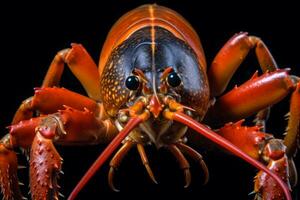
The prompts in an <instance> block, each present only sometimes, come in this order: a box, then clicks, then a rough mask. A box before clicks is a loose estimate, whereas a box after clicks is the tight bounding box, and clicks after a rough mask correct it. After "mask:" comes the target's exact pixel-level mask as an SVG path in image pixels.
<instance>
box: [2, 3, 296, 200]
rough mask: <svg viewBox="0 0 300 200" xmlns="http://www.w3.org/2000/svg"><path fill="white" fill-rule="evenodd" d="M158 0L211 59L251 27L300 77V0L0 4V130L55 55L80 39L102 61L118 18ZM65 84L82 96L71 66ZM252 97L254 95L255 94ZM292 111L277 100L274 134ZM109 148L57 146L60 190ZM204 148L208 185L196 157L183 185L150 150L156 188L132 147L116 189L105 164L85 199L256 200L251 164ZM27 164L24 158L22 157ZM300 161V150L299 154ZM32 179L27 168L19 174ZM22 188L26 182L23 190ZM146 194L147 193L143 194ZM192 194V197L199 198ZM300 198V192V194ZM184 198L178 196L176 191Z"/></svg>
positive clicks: (166, 159) (171, 163)
mask: <svg viewBox="0 0 300 200" xmlns="http://www.w3.org/2000/svg"><path fill="white" fill-rule="evenodd" d="M154 2H156V3H158V4H160V5H165V6H168V7H170V8H172V9H174V10H176V11H178V12H179V13H180V14H182V15H183V16H184V17H185V18H186V19H187V20H188V21H189V22H190V23H191V24H192V26H193V27H194V28H195V30H196V31H197V32H198V33H199V35H200V38H201V40H202V44H203V47H204V50H205V53H206V57H207V61H208V63H210V62H211V61H212V59H213V57H214V55H215V54H216V53H217V52H218V50H219V49H220V48H221V47H222V45H223V44H224V43H225V42H226V41H227V40H228V39H229V38H230V37H231V36H232V35H233V34H234V33H237V32H240V31H247V32H249V33H250V34H251V35H256V36H259V37H261V38H262V39H263V40H264V41H265V43H266V44H267V45H268V46H269V48H270V49H271V52H272V53H273V55H274V58H275V59H276V60H277V62H278V64H279V66H280V67H282V68H286V67H289V68H292V71H291V73H293V74H297V75H298V76H299V75H300V69H299V68H300V66H299V50H298V49H299V45H300V40H299V35H300V34H299V29H298V26H299V19H300V17H299V15H300V14H299V12H297V6H296V3H293V2H291V1H284V2H282V1H281V2H280V3H276V2H273V1H269V2H267V1H262V2H256V1H240V2H238V3H233V2H228V1H226V3H220V2H217V1H209V2H206V1H199V2H196V1H188V0H186V1H121V0H120V1H117V0H109V1H106V2H104V1H99V2H96V1H94V2H85V3H83V2H80V3H76V2H55V1H51V2H40V3H37V2H35V3H28V2H26V3H20V2H11V3H9V4H6V5H2V6H1V14H0V15H1V16H0V17H1V19H0V22H1V31H0V32H1V49H2V51H1V54H0V55H1V76H0V89H1V94H2V95H1V106H0V125H1V126H0V130H1V135H4V134H5V133H6V132H7V130H6V129H5V126H7V125H9V123H10V120H11V119H12V117H13V114H14V112H15V110H16V109H17V107H18V105H19V103H20V102H21V101H22V100H23V99H25V98H27V97H29V96H31V95H32V94H33V87H37V86H39V85H40V84H41V82H42V79H43V76H44V75H45V73H46V71H47V67H48V65H49V63H50V62H51V60H52V58H53V56H54V55H55V53H56V52H57V51H58V50H60V49H63V48H66V47H69V44H70V43H71V42H78V43H82V44H83V45H84V46H85V47H86V49H87V50H88V51H89V52H90V54H91V55H92V57H93V58H94V59H95V61H96V63H97V62H98V57H99V54H100V50H101V46H102V44H103V42H104V40H105V37H106V34H107V33H108V31H109V29H110V27H111V26H112V25H113V23H114V22H115V21H116V20H117V19H118V18H119V17H120V16H121V15H122V14H124V13H125V12H127V11H129V10H131V9H133V8H135V7H137V6H139V5H142V4H144V3H154ZM257 68H258V63H257V61H256V60H255V56H254V54H253V52H252V53H251V54H250V55H249V56H248V58H247V61H246V62H245V63H244V64H243V65H242V66H241V68H240V69H239V70H238V72H237V73H236V75H235V76H234V79H233V81H232V83H231V86H230V87H229V88H232V85H233V84H235V83H237V84H241V83H242V82H243V81H245V80H247V79H248V78H250V77H251V75H252V74H253V72H254V71H255V70H256V69H257ZM62 85H63V86H64V87H66V88H70V89H72V90H74V91H77V92H80V93H84V91H83V90H82V88H81V86H80V84H79V83H78V82H77V81H76V79H75V78H74V77H73V76H72V75H71V73H70V72H69V71H68V70H66V73H65V74H64V77H63V81H62ZM253 98H254V97H253ZM286 112H288V98H286V99H285V100H284V101H283V102H281V103H279V104H278V105H276V106H275V107H274V109H273V111H272V113H271V118H270V121H269V123H268V132H270V133H274V135H276V136H277V137H282V133H283V132H284V129H285V126H286V121H285V120H284V117H283V116H284V114H285V113H286ZM104 147H105V145H99V146H93V147H76V148H74V147H67V148H62V147H58V149H59V151H60V152H61V154H62V156H63V158H64V160H65V162H64V166H63V170H64V172H65V174H64V175H63V176H62V178H61V179H60V180H59V182H60V184H61V186H62V193H63V194H65V195H66V196H68V194H69V193H70V192H71V190H72V188H74V186H75V185H76V183H77V182H78V181H79V179H80V178H81V177H82V175H83V174H84V172H85V171H86V170H87V169H88V167H89V166H90V165H91V164H92V163H93V161H94V160H95V159H96V158H97V156H98V155H99V154H100V152H101V151H102V150H103V148H104ZM194 147H195V148H196V149H197V150H199V151H201V153H202V155H203V156H204V158H205V160H206V161H207V164H208V166H209V169H210V172H211V180H210V182H209V183H208V185H206V186H204V187H202V186H201V171H200V170H199V168H198V166H197V164H196V163H194V162H193V161H192V160H191V165H192V174H193V182H192V186H191V187H190V188H188V189H183V180H182V173H181V171H180V170H179V168H178V166H177V164H176V161H175V160H174V159H173V157H172V156H170V154H169V153H168V152H166V151H164V150H160V151H158V152H157V151H156V150H154V149H151V148H150V149H147V151H148V152H149V154H150V155H149V159H150V162H151V165H152V166H153V170H154V173H155V174H156V176H157V179H158V181H159V185H153V184H151V182H150V181H149V179H148V177H147V174H146V172H145V170H144V168H143V166H142V164H141V162H140V160H139V159H138V155H137V152H136V151H135V150H134V151H132V152H131V153H130V154H129V156H127V157H126V159H125V160H124V162H123V164H122V167H121V168H120V170H119V173H118V174H117V177H116V185H120V187H121V189H122V192H121V193H119V194H117V193H114V192H111V191H110V189H109V188H108V185H107V182H106V177H107V172H108V167H107V164H106V165H105V166H104V167H103V168H102V169H101V170H100V171H99V173H97V175H96V176H95V178H93V180H92V181H91V182H90V183H89V184H88V185H87V187H86V188H85V189H84V191H82V193H81V194H80V198H79V199H100V198H101V199H108V196H106V197H104V196H105V195H107V194H109V195H110V196H109V197H118V198H124V196H126V197H131V198H134V199H135V198H143V197H149V196H151V197H152V196H153V197H157V198H160V197H161V195H163V194H166V195H169V196H171V195H172V194H176V195H184V197H185V199H220V198H222V199H247V198H248V199H252V197H253V196H250V197H248V196H247V194H248V193H250V192H251V191H252V185H253V183H252V182H253V177H254V175H255V172H256V170H255V169H253V167H251V166H250V165H249V164H247V163H245V162H243V161H241V160H239V159H237V158H235V157H232V156H229V155H227V154H224V153H223V152H222V151H218V150H216V151H212V152H211V151H206V150H205V148H204V149H203V148H200V147H198V146H194ZM20 162H21V163H23V164H24V163H25V160H23V159H21V161H20ZM296 163H298V168H299V166H300V162H299V155H298V157H297V161H296ZM20 177H21V180H23V181H24V182H25V184H28V182H27V181H28V180H27V179H28V176H27V172H26V171H23V172H22V173H20ZM23 189H24V192H25V191H26V190H27V187H23ZM141 192H142V193H141ZM194 194H195V196H194V197H192V195H194ZM294 195H295V196H297V194H296V192H295V194H294ZM177 197H179V196H177Z"/></svg>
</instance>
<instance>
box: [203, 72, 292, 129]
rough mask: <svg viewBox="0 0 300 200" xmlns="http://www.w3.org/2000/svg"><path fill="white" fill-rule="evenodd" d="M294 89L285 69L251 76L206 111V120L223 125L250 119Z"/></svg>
mask: <svg viewBox="0 0 300 200" xmlns="http://www.w3.org/2000/svg"><path fill="white" fill-rule="evenodd" d="M294 88H295V85H294V83H293V81H292V79H291V78H290V76H289V75H288V74H287V71H286V70H277V71H275V72H271V73H265V74H263V75H262V76H259V77H253V78H252V79H251V80H249V81H247V82H245V83H244V84H242V85H240V86H239V87H235V88H234V89H232V90H231V91H230V92H228V93H226V94H225V95H223V96H221V97H220V98H218V99H217V100H216V102H215V104H214V105H213V106H212V107H211V108H210V109H209V110H208V114H207V116H206V120H207V121H212V122H214V123H216V122H218V123H220V124H222V123H224V122H230V121H237V120H240V119H243V118H246V117H249V116H251V115H253V114H255V113H257V112H259V111H260V110H263V109H266V108H267V107H268V106H270V105H273V104H275V103H277V102H279V101H280V100H281V99H283V98H284V97H285V96H287V95H288V94H289V93H290V92H291V91H292V90H293V89H294ZM261 113H262V114H263V112H261Z"/></svg>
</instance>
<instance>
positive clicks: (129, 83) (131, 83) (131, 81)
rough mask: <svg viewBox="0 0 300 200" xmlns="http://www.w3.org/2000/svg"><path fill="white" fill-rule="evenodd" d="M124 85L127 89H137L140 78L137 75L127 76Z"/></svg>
mask: <svg viewBox="0 0 300 200" xmlns="http://www.w3.org/2000/svg"><path fill="white" fill-rule="evenodd" d="M125 85H126V87H127V88H128V89H129V90H137V89H138V88H139V86H140V80H139V78H138V77H137V76H128V77H127V79H126V82H125Z"/></svg>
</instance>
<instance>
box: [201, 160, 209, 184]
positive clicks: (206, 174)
mask: <svg viewBox="0 0 300 200" xmlns="http://www.w3.org/2000/svg"><path fill="white" fill-rule="evenodd" d="M200 166H201V168H202V171H203V173H204V181H203V185H206V184H207V183H208V181H209V171H208V168H207V166H206V164H205V162H204V160H201V161H200Z"/></svg>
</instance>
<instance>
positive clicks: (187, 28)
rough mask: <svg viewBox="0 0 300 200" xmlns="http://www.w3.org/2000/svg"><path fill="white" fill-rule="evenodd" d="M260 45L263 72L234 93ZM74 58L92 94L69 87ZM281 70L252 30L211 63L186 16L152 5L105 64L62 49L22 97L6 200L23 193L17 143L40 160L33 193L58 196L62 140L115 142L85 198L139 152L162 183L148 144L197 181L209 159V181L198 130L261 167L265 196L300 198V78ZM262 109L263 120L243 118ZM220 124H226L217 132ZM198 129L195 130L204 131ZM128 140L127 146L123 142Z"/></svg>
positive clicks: (77, 49)
mask: <svg viewBox="0 0 300 200" xmlns="http://www.w3.org/2000/svg"><path fill="white" fill-rule="evenodd" d="M252 49H255V52H256V56H257V59H258V61H259V65H260V68H261V70H262V72H263V74H262V75H260V76H259V75H258V72H256V73H255V74H254V75H253V76H252V78H251V79H250V80H248V81H247V82H245V83H243V84H242V85H240V86H239V87H237V86H236V87H235V88H234V89H232V90H231V91H229V92H227V93H225V94H224V91H225V90H226V88H227V85H228V83H229V81H230V79H231V78H232V76H233V74H234V73H235V71H236V70H237V69H238V67H239V66H240V64H241V63H242V62H243V60H244V59H245V57H246V56H247V54H248V52H249V51H250V50H252ZM65 64H66V65H67V66H68V67H69V68H70V70H71V71H72V73H73V74H74V75H75V76H76V78H77V79H78V80H79V81H80V82H81V84H82V85H83V87H84V89H85V90H86V92H87V94H88V97H86V96H83V95H81V94H78V93H75V92H73V91H70V90H67V89H65V88H60V87H58V86H59V83H60V80H61V76H62V73H63V71H64V66H65ZM288 71H289V70H288V69H279V68H278V66H277V64H276V62H275V60H274V59H273V57H272V55H271V53H270V51H269V50H268V48H267V46H266V45H265V44H264V43H263V41H262V40H261V39H260V38H258V37H256V36H249V35H248V34H247V33H243V32H241V33H238V34H236V35H234V36H233V37H232V38H231V39H230V40H229V41H228V42H227V43H226V44H225V45H224V46H223V48H222V49H221V50H220V51H219V53H218V54H217V55H216V57H215V58H214V60H213V62H212V64H211V66H210V67H209V68H208V69H207V64H206V59H205V56H204V52H203V49H202V46H201V42H200V39H199V37H198V35H197V34H196V32H195V31H194V29H193V28H192V27H191V25H190V24H189V23H188V22H187V21H186V20H185V19H184V18H183V17H181V16H180V15H179V14H178V13H176V12H175V11H173V10H171V9H168V8H166V7H162V6H158V5H144V6H141V7H138V8H136V9H134V10H132V11H130V12H128V13H127V14H125V15H124V16H123V17H122V18H120V20H119V21H118V22H117V23H116V24H115V25H114V26H113V28H112V29H111V31H110V32H109V34H108V36H107V40H106V41H105V43H104V46H103V49H102V52H101V55H100V61H99V65H98V67H97V65H96V64H95V62H94V61H93V60H92V58H91V56H90V55H89V54H88V52H87V51H86V50H85V48H84V47H83V46H82V45H80V44H75V43H74V44H72V45H71V48H68V49H64V50H61V51H59V52H58V53H57V54H56V56H55V57H54V59H53V61H52V63H51V64H50V67H49V69H48V72H47V74H46V76H45V78H44V81H43V83H42V86H41V87H39V88H35V93H34V96H32V97H30V98H28V99H26V100H25V101H23V102H22V104H21V105H20V107H19V109H18V110H17V112H16V113H15V116H14V118H13V120H12V123H11V125H10V126H9V133H8V134H7V135H5V136H4V137H3V138H2V139H1V142H0V185H1V191H2V194H3V196H4V199H22V198H23V196H22V194H21V191H20V188H19V185H18V177H17V169H18V162H17V156H16V153H15V151H14V149H16V148H21V149H29V150H30V151H29V152H25V153H26V154H27V155H28V156H29V162H30V191H31V197H32V199H58V196H59V193H58V190H59V187H58V184H57V178H58V176H59V172H60V170H61V167H62V158H61V156H60V154H59V153H58V152H57V150H56V148H55V146H54V145H55V144H60V145H91V144H99V143H109V144H108V146H107V147H106V148H105V150H104V151H103V152H102V153H101V155H100V156H99V157H98V159H97V160H96V161H95V163H94V164H93V165H92V166H91V168H90V169H89V170H88V171H87V172H86V174H85V175H84V176H83V178H82V179H81V180H80V182H79V183H78V184H77V186H76V187H75V189H74V190H73V192H72V193H71V194H70V196H69V198H68V199H70V200H72V199H75V198H76V196H77V195H78V193H79V192H80V191H81V190H82V188H83V187H84V186H85V185H86V184H87V183H88V181H89V180H90V179H91V178H92V177H93V175H94V174H95V173H96V172H97V170H98V169H99V168H100V167H101V166H103V165H104V164H105V162H106V161H107V160H108V159H109V158H110V157H111V156H112V154H113V153H114V152H115V151H116V153H115V154H114V156H113V157H112V159H111V161H110V164H109V165H110V170H109V173H108V183H109V186H110V187H111V188H112V189H113V190H115V191H118V189H117V188H116V187H115V186H114V183H113V180H114V174H115V171H116V169H117V168H118V167H119V166H120V164H121V161H122V160H123V158H124V156H125V155H126V154H127V152H128V151H129V150H130V149H132V148H137V150H138V153H139V155H140V157H141V160H142V162H143V164H144V166H145V169H146V171H147V173H148V175H149V177H150V179H151V180H152V181H153V182H155V183H156V182H157V181H156V178H155V176H154V173H153V171H152V169H151V167H150V163H149V160H148V158H147V154H146V151H145V149H144V147H145V146H146V145H154V146H155V147H156V148H158V149H159V148H166V149H167V150H169V151H170V152H171V154H173V155H174V157H175V158H176V160H177V161H178V163H179V166H180V168H181V169H182V170H183V174H184V179H185V185H184V186H185V187H188V186H189V185H190V183H191V172H190V164H189V162H188V160H187V159H186V157H185V156H189V157H191V158H192V159H195V160H196V161H197V162H199V164H200V167H201V169H202V171H203V174H204V178H205V180H204V182H205V183H206V182H207V181H208V179H209V171H208V167H207V166H206V163H205V161H204V160H203V157H202V155H201V154H200V153H199V152H197V151H195V150H194V149H193V148H191V147H190V146H188V145H187V144H186V141H187V139H186V138H187V131H188V130H189V129H192V130H194V132H196V133H198V134H200V135H202V136H204V137H206V138H207V139H209V140H211V141H212V142H214V143H216V144H217V145H219V146H220V147H222V148H224V149H225V150H227V151H229V152H230V153H232V154H234V155H236V156H238V157H240V158H242V159H243V160H245V161H246V162H248V163H249V164H251V165H253V166H254V167H256V168H257V169H259V170H260V171H259V172H258V174H257V176H256V178H255V184H254V191H255V193H256V198H258V199H264V200H270V199H284V198H285V199H288V200H290V199H291V195H290V190H291V189H292V187H294V186H295V185H296V184H297V171H296V167H295V165H294V162H293V157H294V156H295V154H296V150H297V148H298V145H299V135H300V134H299V124H300V105H299V103H300V98H299V93H300V83H299V80H300V79H299V77H297V76H296V75H289V73H288ZM289 94H291V101H290V114H289V122H288V128H287V134H286V136H285V138H284V139H283V140H281V139H276V138H275V137H274V136H273V135H272V134H268V133H266V132H265V122H266V120H267V118H268V113H269V110H270V107H271V106H272V105H274V104H276V103H278V102H279V101H281V100H282V99H283V98H284V97H286V96H287V95H289ZM253 115H256V118H255V125H254V126H251V127H248V126H244V125H243V119H245V118H247V117H249V116H253ZM216 128H218V129H216ZM194 134H195V133H194ZM120 145H121V147H119V146H120Z"/></svg>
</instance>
